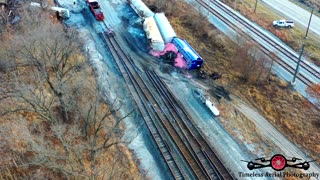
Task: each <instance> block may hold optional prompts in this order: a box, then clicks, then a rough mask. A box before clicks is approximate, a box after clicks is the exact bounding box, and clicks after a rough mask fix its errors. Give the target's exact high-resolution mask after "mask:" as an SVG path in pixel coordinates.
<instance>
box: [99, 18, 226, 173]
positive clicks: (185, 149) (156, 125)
mask: <svg viewBox="0 0 320 180" xmlns="http://www.w3.org/2000/svg"><path fill="white" fill-rule="evenodd" d="M101 25H102V26H106V25H105V24H104V23H102V24H101ZM99 35H100V36H101V38H102V39H104V41H105V43H106V44H107V46H108V48H109V50H110V52H111V54H112V56H113V57H114V60H115V62H116V64H117V67H118V68H119V71H120V72H121V74H122V76H123V77H124V79H125V81H126V84H127V86H128V88H129V90H130V92H131V94H132V96H133V98H134V99H135V101H136V104H137V106H138V108H139V110H140V112H141V114H142V116H143V117H144V120H145V122H146V124H147V126H148V128H149V130H150V132H151V134H152V136H153V138H154V139H155V142H156V144H157V146H158V148H159V150H160V152H161V154H162V156H163V158H164V159H165V161H166V162H167V165H168V167H169V169H170V172H171V173H172V175H173V177H174V178H175V179H188V178H190V173H191V176H192V178H194V179H232V178H229V177H232V176H227V175H226V173H225V172H224V171H223V170H222V169H223V168H224V166H223V163H222V162H221V161H220V160H217V159H214V158H213V157H214V155H213V154H212V152H213V151H212V150H211V151H209V149H211V147H210V146H209V145H208V144H207V145H203V143H204V142H205V143H207V142H206V141H205V140H204V138H203V139H202V140H200V141H203V140H204V142H201V143H200V142H199V140H198V139H197V138H199V137H197V138H196V137H195V136H194V135H193V134H192V131H193V130H195V129H192V130H190V129H189V128H188V124H186V123H184V122H183V120H178V119H179V118H181V117H180V116H181V115H179V114H178V111H179V110H180V111H181V108H180V107H177V106H181V105H180V104H177V103H176V104H175V105H174V106H172V105H170V103H171V102H172V101H173V100H172V98H174V97H173V96H172V94H171V95H170V96H172V97H171V100H166V99H162V96H164V95H163V94H161V93H159V94H157V95H156V94H154V92H155V91H156V90H157V89H158V88H159V87H158V86H150V85H148V83H146V82H145V81H144V80H143V78H142V77H141V75H140V74H139V73H138V72H137V71H136V69H135V65H134V64H133V62H132V60H131V59H130V58H128V56H127V55H126V54H125V53H124V51H123V50H122V48H121V46H120V45H119V44H118V42H117V40H116V38H114V37H112V36H108V34H106V33H100V34H99ZM157 79H159V78H157ZM163 87H164V86H162V88H161V89H163ZM167 91H169V90H163V92H167ZM166 97H168V95H166ZM163 104H166V106H162V105H163ZM176 122H178V123H177V124H175V123H176ZM186 129H189V130H186ZM165 134H167V137H166V135H165ZM198 134H200V132H197V133H196V136H198ZM167 138H169V139H167ZM170 145H171V147H170ZM173 149H174V150H173ZM176 151H178V154H179V155H178V154H175V152H176ZM178 156H179V157H180V158H178ZM181 161H182V162H181ZM181 163H184V164H185V165H184V166H183V165H181ZM218 163H220V164H218ZM217 164H218V165H217ZM186 167H187V168H188V169H189V170H185V169H184V168H186ZM186 171H188V172H186Z"/></svg>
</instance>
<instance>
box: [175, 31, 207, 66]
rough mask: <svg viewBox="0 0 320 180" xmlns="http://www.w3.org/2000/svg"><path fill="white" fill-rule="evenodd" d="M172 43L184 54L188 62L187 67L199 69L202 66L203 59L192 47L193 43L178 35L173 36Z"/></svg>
mask: <svg viewBox="0 0 320 180" xmlns="http://www.w3.org/2000/svg"><path fill="white" fill-rule="evenodd" d="M172 43H173V44H174V45H175V46H176V47H177V49H178V51H179V52H180V53H181V54H182V55H183V58H184V59H185V61H186V63H187V68H188V69H189V70H191V69H197V68H201V66H202V64H203V59H202V58H201V57H200V56H199V54H198V53H197V52H196V51H195V50H194V49H193V48H192V47H191V45H190V44H189V43H188V42H187V41H186V40H184V39H179V38H177V37H175V38H173V40H172Z"/></svg>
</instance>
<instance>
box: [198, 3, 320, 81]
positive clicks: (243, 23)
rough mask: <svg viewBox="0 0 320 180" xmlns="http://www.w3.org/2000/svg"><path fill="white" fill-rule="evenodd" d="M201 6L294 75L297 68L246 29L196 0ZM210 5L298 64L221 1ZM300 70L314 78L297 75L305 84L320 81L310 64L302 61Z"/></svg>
mask: <svg viewBox="0 0 320 180" xmlns="http://www.w3.org/2000/svg"><path fill="white" fill-rule="evenodd" d="M196 1H197V2H198V3H199V4H200V5H202V6H203V7H204V8H206V9H207V10H208V11H209V12H210V13H212V14H213V15H214V16H216V17H217V18H219V19H220V20H221V21H223V22H224V23H225V24H226V25H228V26H229V27H230V28H232V29H233V30H235V31H236V32H238V33H239V34H240V35H241V36H243V37H247V39H250V40H253V41H254V42H257V43H258V44H260V47H259V48H260V50H261V51H262V52H263V53H264V54H266V55H267V56H269V57H270V58H272V59H274V60H275V62H277V63H278V64H279V65H280V66H281V67H283V68H284V69H286V70H287V71H288V72H290V73H291V74H294V72H295V68H296V67H292V65H290V64H289V63H288V62H286V61H285V60H282V58H281V57H279V56H278V58H275V57H274V56H273V55H272V54H273V52H272V51H270V50H269V48H268V47H266V46H265V45H263V44H262V43H260V42H258V41H257V40H256V39H255V38H254V37H252V36H249V35H247V32H245V30H244V29H242V28H240V27H239V25H237V24H234V23H233V22H232V21H231V20H230V19H228V18H227V17H225V16H224V15H223V14H222V13H220V12H219V11H218V10H216V9H215V8H213V7H212V6H210V4H209V3H208V2H207V1H206V0H196ZM209 2H210V3H212V4H214V5H215V6H216V7H218V8H219V10H221V11H222V12H223V13H225V14H227V15H229V16H230V17H232V18H233V19H234V20H236V22H237V23H240V24H241V26H242V27H245V28H247V29H248V30H249V31H250V32H252V33H253V34H254V35H255V36H258V37H259V38H261V39H262V40H264V41H265V42H266V43H267V44H268V46H271V47H274V48H275V49H276V50H277V51H278V52H280V53H281V54H282V55H283V56H285V57H287V58H288V59H290V60H291V61H292V62H294V63H297V62H298V55H297V54H296V53H294V52H292V51H290V50H288V49H287V48H285V47H284V46H283V45H282V44H280V43H279V42H277V41H276V40H274V39H272V38H270V37H268V36H267V35H266V34H265V33H263V32H261V30H259V29H258V28H257V27H255V26H253V25H252V24H250V23H248V22H247V21H246V20H244V19H242V18H241V17H239V15H237V14H236V13H234V12H232V11H231V10H230V9H229V8H227V7H226V6H225V5H224V4H222V3H221V2H219V1H216V0H209ZM300 68H303V69H304V70H305V71H306V72H307V73H309V74H310V75H311V76H313V78H310V77H309V76H306V75H304V74H303V73H299V74H298V75H297V78H298V79H299V80H301V81H302V82H303V83H304V84H306V85H310V84H314V83H317V82H319V80H320V72H319V71H318V69H316V68H314V67H312V66H310V65H309V64H308V63H306V62H304V61H301V65H300Z"/></svg>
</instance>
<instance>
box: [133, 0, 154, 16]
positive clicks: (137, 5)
mask: <svg viewBox="0 0 320 180" xmlns="http://www.w3.org/2000/svg"><path fill="white" fill-rule="evenodd" d="M128 2H129V4H130V6H131V7H132V9H133V10H134V11H135V12H136V13H137V14H138V15H139V16H140V17H142V18H148V17H152V16H153V15H154V13H153V12H152V11H151V10H150V9H149V8H148V7H147V6H146V5H145V4H144V2H142V1H141V0H128Z"/></svg>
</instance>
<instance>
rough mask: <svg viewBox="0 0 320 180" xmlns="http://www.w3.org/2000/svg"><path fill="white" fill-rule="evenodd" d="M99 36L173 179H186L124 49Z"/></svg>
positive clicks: (103, 35)
mask: <svg viewBox="0 0 320 180" xmlns="http://www.w3.org/2000/svg"><path fill="white" fill-rule="evenodd" d="M101 26H102V27H103V28H104V29H105V27H106V26H105V25H103V24H102V23H101ZM99 35H100V37H101V38H102V39H103V40H104V41H105V43H106V44H107V46H108V48H109V50H110V52H111V54H112V56H113V58H114V60H115V61H116V64H117V67H118V68H119V71H120V72H121V74H122V76H123V78H124V79H125V81H126V84H127V86H128V88H129V90H130V92H131V94H132V96H133V98H134V100H135V102H136V104H137V107H138V108H139V111H140V112H141V114H142V116H143V118H144V120H145V122H146V124H147V126H148V129H149V130H150V133H151V135H152V137H153V139H154V140H155V142H156V144H157V146H158V148H159V151H160V153H161V155H162V156H163V158H164V160H165V161H166V163H167V165H168V167H169V170H170V172H171V174H172V175H173V177H175V179H186V178H185V175H184V174H183V172H182V170H181V167H180V166H179V164H178V163H177V159H176V157H175V155H174V154H173V153H172V151H171V149H170V148H169V147H168V145H167V142H166V141H165V137H163V134H162V133H160V130H159V129H158V128H157V126H156V124H155V121H154V119H155V117H156V116H157V115H156V114H155V113H154V110H152V109H151V108H150V105H149V104H150V103H149V101H148V100H147V99H146V96H144V93H143V89H142V88H141V87H140V86H139V85H138V84H137V82H136V81H135V77H134V76H133V75H132V74H131V71H132V68H131V69H129V68H128V67H127V65H126V63H130V62H129V60H128V58H127V56H126V55H125V54H124V53H123V51H122V49H121V48H120V46H119V44H118V43H117V41H116V40H115V39H113V38H112V37H108V35H107V34H105V33H99ZM140 83H141V82H140Z"/></svg>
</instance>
